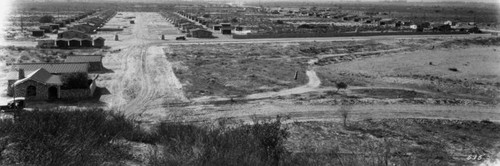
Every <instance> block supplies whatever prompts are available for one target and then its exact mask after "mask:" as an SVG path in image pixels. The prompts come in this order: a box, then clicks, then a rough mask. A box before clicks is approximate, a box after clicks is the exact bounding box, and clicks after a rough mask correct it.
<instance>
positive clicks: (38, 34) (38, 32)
mask: <svg viewBox="0 0 500 166" xmlns="http://www.w3.org/2000/svg"><path fill="white" fill-rule="evenodd" d="M31 33H32V34H31V36H34V37H42V36H44V35H45V32H44V31H43V30H33V31H31Z"/></svg>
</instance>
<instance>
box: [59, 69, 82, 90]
mask: <svg viewBox="0 0 500 166" xmlns="http://www.w3.org/2000/svg"><path fill="white" fill-rule="evenodd" d="M61 80H62V82H63V85H62V87H61V88H63V89H86V88H89V77H88V75H87V73H71V74H64V75H62V76H61Z"/></svg>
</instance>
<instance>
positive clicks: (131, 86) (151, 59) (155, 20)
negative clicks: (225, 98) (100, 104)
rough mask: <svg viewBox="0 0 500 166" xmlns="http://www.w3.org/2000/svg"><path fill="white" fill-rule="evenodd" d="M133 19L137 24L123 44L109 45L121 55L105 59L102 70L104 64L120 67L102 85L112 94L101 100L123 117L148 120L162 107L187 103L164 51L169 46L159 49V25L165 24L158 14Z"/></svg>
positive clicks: (145, 14) (113, 43) (139, 14)
mask: <svg viewBox="0 0 500 166" xmlns="http://www.w3.org/2000/svg"><path fill="white" fill-rule="evenodd" d="M128 14H129V15H130V13H128ZM133 15H135V16H136V19H135V21H136V24H135V25H134V26H131V28H132V30H131V31H132V33H131V35H130V36H126V35H123V38H122V39H123V40H121V41H112V43H111V44H110V45H117V46H119V47H120V48H122V51H120V52H119V53H117V54H114V55H112V56H107V57H106V58H105V64H104V66H106V62H107V63H109V64H114V63H117V64H119V67H117V69H116V70H115V71H114V72H115V73H112V74H109V75H108V76H109V77H110V78H111V79H109V80H108V81H109V82H106V83H105V84H106V85H109V86H108V87H107V88H109V91H110V93H111V94H110V95H109V96H104V97H103V100H104V101H105V102H107V103H108V105H109V107H111V108H115V109H116V110H118V111H121V112H123V113H125V114H128V115H137V116H139V117H141V119H149V118H150V117H151V116H160V115H161V114H162V111H164V109H163V108H162V105H163V104H164V103H169V102H186V101H187V99H186V98H185V97H184V92H183V91H182V85H181V83H180V82H179V80H178V79H177V77H176V76H175V74H174V72H173V69H172V64H171V63H170V62H169V61H168V60H167V58H166V56H165V52H164V48H167V50H168V45H164V46H158V45H159V43H160V41H159V40H158V36H159V35H158V34H156V33H157V32H159V31H160V29H159V28H161V27H160V26H161V25H162V24H168V23H167V22H166V21H165V20H164V19H162V18H161V16H160V15H159V14H157V13H133ZM152 27H155V28H157V29H152ZM155 30H156V31H155ZM146 115H147V116H146Z"/></svg>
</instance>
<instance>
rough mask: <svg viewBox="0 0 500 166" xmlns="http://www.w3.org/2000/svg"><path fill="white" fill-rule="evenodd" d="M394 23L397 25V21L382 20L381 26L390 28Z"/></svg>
mask: <svg viewBox="0 0 500 166" xmlns="http://www.w3.org/2000/svg"><path fill="white" fill-rule="evenodd" d="M394 23H395V20H394V19H391V18H387V19H381V20H380V21H379V24H380V25H386V26H390V25H392V24H394Z"/></svg>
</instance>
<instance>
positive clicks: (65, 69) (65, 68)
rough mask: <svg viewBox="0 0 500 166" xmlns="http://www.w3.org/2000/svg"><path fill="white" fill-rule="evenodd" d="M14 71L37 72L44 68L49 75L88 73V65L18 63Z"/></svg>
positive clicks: (79, 63)
mask: <svg viewBox="0 0 500 166" xmlns="http://www.w3.org/2000/svg"><path fill="white" fill-rule="evenodd" d="M12 66H14V69H16V70H19V69H24V71H35V70H38V69H40V68H44V69H45V70H47V71H48V72H49V73H52V74H63V73H80V72H83V73H88V68H89V66H88V63H84V62H78V63H71V62H67V63H17V64H13V65H12Z"/></svg>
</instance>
